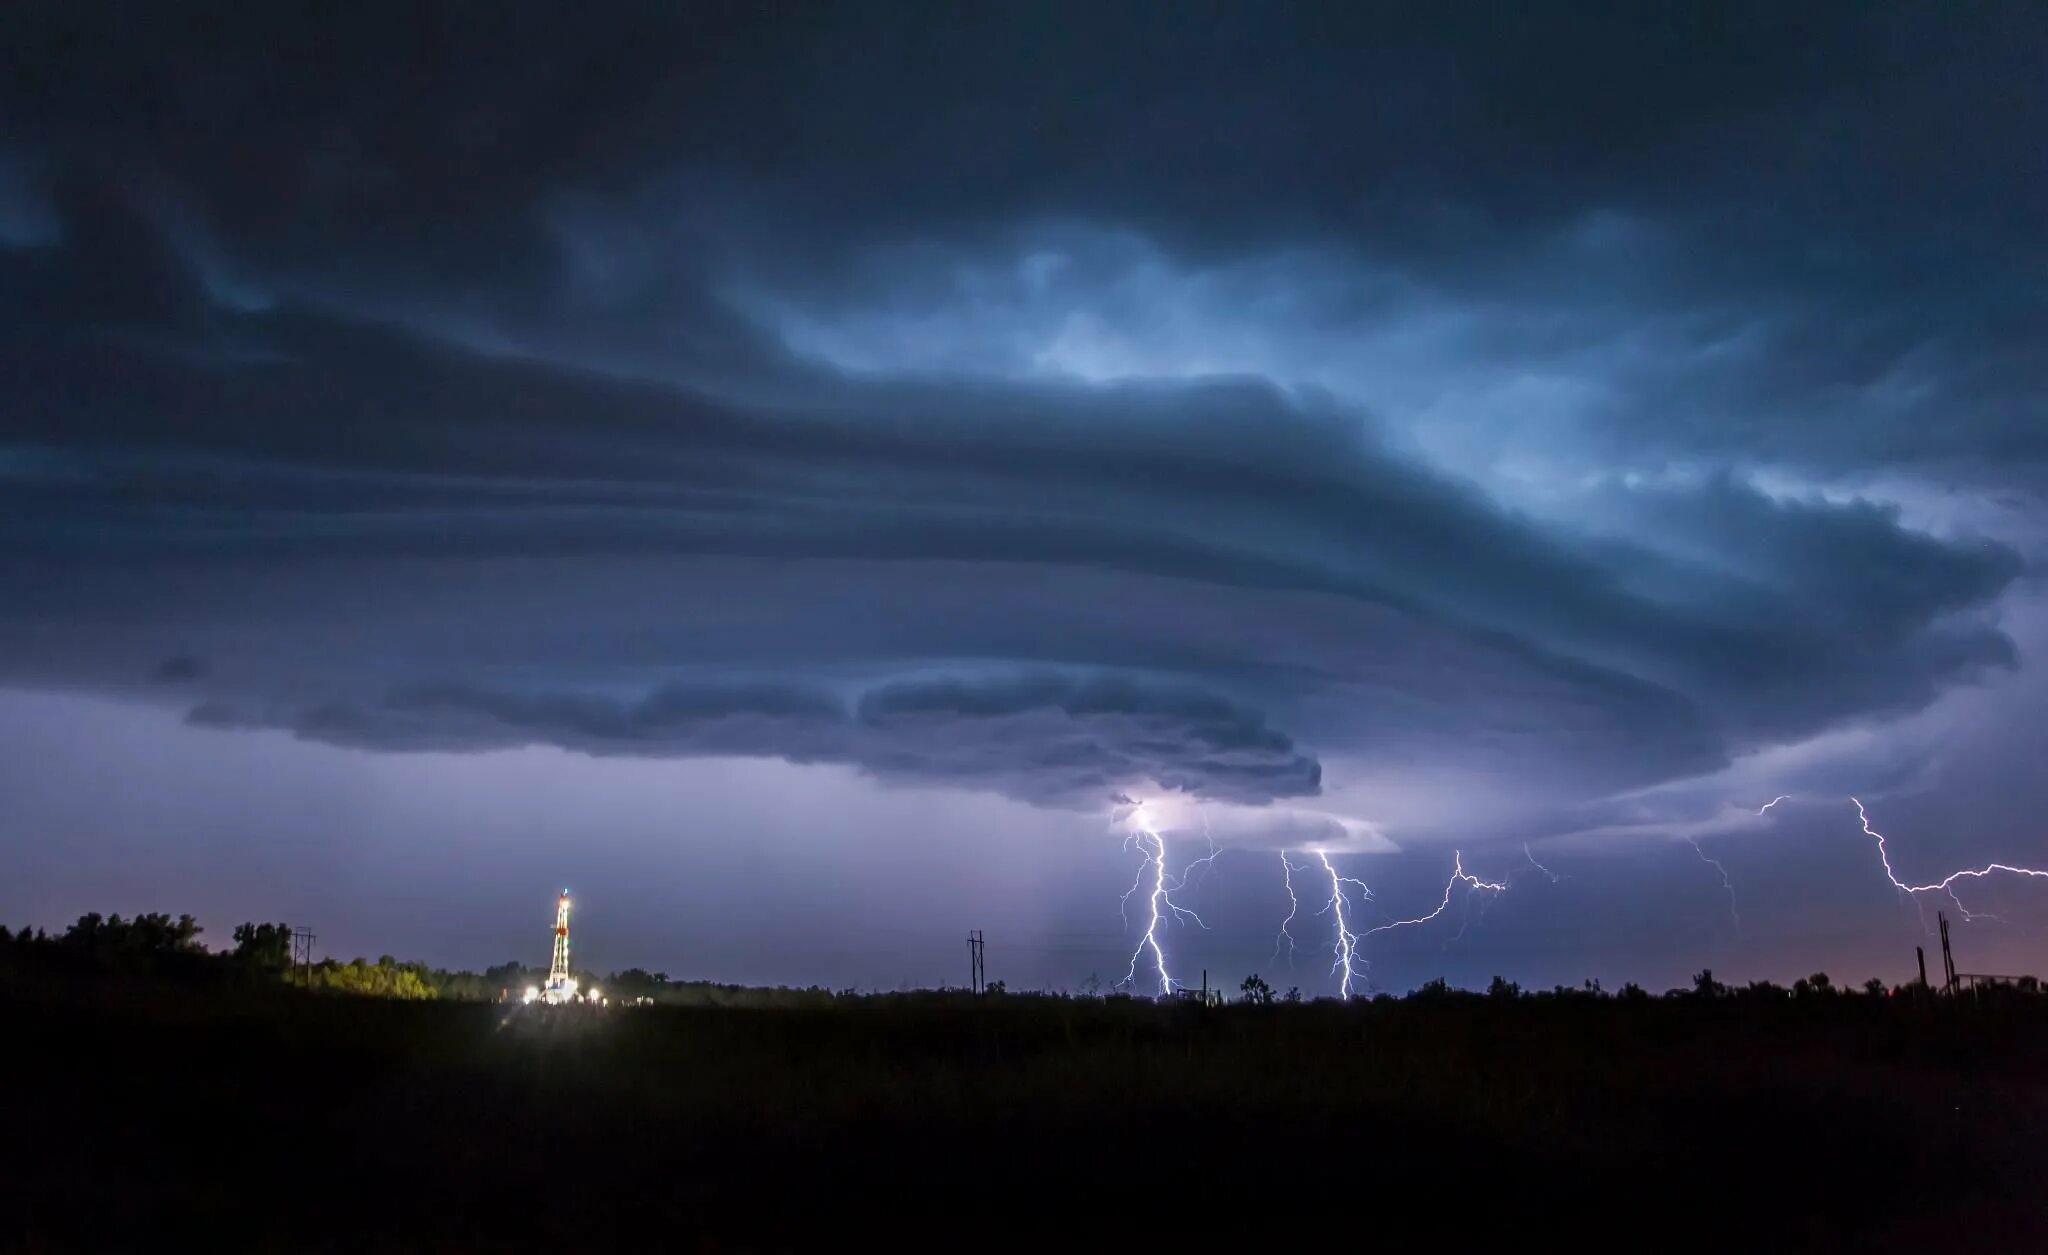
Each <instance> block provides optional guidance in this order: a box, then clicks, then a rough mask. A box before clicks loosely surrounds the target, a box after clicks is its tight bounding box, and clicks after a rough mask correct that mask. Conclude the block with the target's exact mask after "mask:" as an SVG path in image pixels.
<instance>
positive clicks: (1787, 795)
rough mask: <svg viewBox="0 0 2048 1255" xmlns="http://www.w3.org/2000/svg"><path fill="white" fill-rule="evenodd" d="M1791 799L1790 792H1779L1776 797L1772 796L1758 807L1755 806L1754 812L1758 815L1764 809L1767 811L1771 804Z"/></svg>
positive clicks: (1774, 804)
mask: <svg viewBox="0 0 2048 1255" xmlns="http://www.w3.org/2000/svg"><path fill="white" fill-rule="evenodd" d="M1791 800H1792V795H1791V794H1790V793H1780V794H1779V795H1778V796H1776V797H1774V798H1772V799H1771V800H1770V801H1768V802H1765V803H1764V804H1763V805H1762V806H1759V807H1757V808H1756V813H1757V814H1759V815H1761V814H1763V813H1764V812H1765V811H1767V810H1769V809H1771V808H1772V807H1773V806H1776V805H1777V804H1778V803H1780V802H1788V801H1791Z"/></svg>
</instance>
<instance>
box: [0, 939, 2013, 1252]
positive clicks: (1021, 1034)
mask: <svg viewBox="0 0 2048 1255" xmlns="http://www.w3.org/2000/svg"><path fill="white" fill-rule="evenodd" d="M10 953H11V958H10V959H9V960H8V961H5V962H0V1016H4V1021H5V1024H6V1025H7V1036H8V1037H9V1038H10V1039H11V1043H12V1045H13V1046H15V1047H16V1048H17V1049H16V1050H15V1051H13V1052H10V1053H11V1054H12V1057H13V1058H14V1059H15V1061H16V1063H15V1069H14V1075H13V1083H12V1084H11V1085H10V1094H9V1099H8V1105H9V1108H10V1116H11V1119H10V1120H9V1128H10V1131H11V1133H12V1136H10V1137H8V1138H6V1139H4V1140H0V1147H4V1149H0V1192H4V1195H5V1199H6V1206H5V1208H4V1209H0V1226H4V1228H0V1248H7V1249H26V1250H118V1249H142V1248H144V1247H147V1248H150V1249H156V1250H163V1249H172V1250H221V1249H266V1250H294V1251H295V1250H315V1249H318V1250H348V1251H357V1250H405V1249H523V1248H530V1247H535V1246H551V1247H553V1248H554V1249H557V1250H564V1249H566V1250H581V1249H601V1248H628V1249H657V1248H671V1247H681V1248H695V1249H707V1248H708V1249H761V1248H769V1249H775V1248H792V1247H798V1246H810V1245H812V1244H813V1243H814V1242H815V1241H818V1240H825V1241H830V1242H832V1243H833V1244H834V1245H839V1246H848V1247H851V1248H853V1249H887V1248H890V1247H909V1248H911V1249H925V1248H932V1247H941V1246H943V1247H946V1248H949V1249H950V1248H956V1247H963V1246H965V1247H973V1248H980V1249H1011V1248H1017V1247H1024V1246H1033V1247H1040V1246H1044V1245H1046V1244H1047V1243H1057V1244H1059V1246H1060V1247H1061V1248H1063V1249H1080V1250H1092V1249H1100V1248H1104V1247H1109V1246H1117V1247H1120V1248H1124V1249H1139V1248H1136V1247H1131V1246H1128V1245H1127V1244H1129V1243H1135V1242H1144V1243H1147V1244H1148V1245H1146V1246H1145V1247H1144V1248H1142V1249H1204V1248H1209V1247H1213V1246H1217V1245H1225V1244H1227V1245H1233V1246H1243V1245H1244V1244H1246V1243H1247V1242H1249V1243H1256V1244H1257V1246H1258V1248H1259V1249H1320V1248H1321V1247H1322V1246H1324V1245H1327V1244H1328V1243H1329V1242H1332V1241H1335V1242H1338V1243H1341V1244H1342V1246H1343V1248H1344V1249H1347V1250H1348V1249H1374V1248H1377V1247H1382V1246H1385V1245H1387V1244H1392V1243H1400V1244H1402V1245H1403V1246H1404V1247H1405V1246H1408V1245H1411V1244H1415V1243H1426V1244H1427V1248H1426V1249H1430V1250H1445V1251H1456V1250H1471V1249H1476V1248H1477V1247H1478V1246H1479V1244H1481V1243H1486V1242H1498V1241H1508V1242H1514V1243H1516V1246H1514V1247H1512V1248H1508V1249H1528V1250H1537V1249H1551V1245H1550V1241H1549V1239H1553V1238H1556V1237H1559V1236H1566V1237H1569V1238H1571V1239H1572V1241H1571V1243H1570V1245H1569V1246H1567V1247H1566V1248H1565V1249H1628V1250H1687V1249H1719V1250H1783V1249H1806V1250H1858V1251H1862V1250H1880V1249H1882V1250H1891V1249H1898V1250H1916V1251H1940V1250H1963V1249H1968V1250H2039V1249H2048V1211H2044V1199H2043V1197H2042V1195H2043V1191H2042V1189H2041V1182H2042V1181H2043V1179H2044V1176H2043V1170H2044V1168H2048V1154H2044V1150H2043V1144H2044V1139H2043V1137H2042V1134H2043V1132H2044V1130H2048V1000H2043V999H2041V998H2039V997H2038V996H2030V995H2027V994H2024V993H2020V992H2018V991H2005V992H1994V994H1992V995H1990V996H1987V997H1985V998H1983V999H1981V1000H1958V1001H1954V1002H1951V1001H1949V1000H1946V999H1941V998H1937V997H1933V996H1927V995H1920V996H1915V995H1914V994H1912V993H1911V992H1907V993H1903V994H1899V995H1892V994H1889V993H1885V992H1879V993H1874V994H1866V993H1838V992H1832V991H1831V990H1829V991H1816V990H1815V989H1814V988H1813V986H1812V984H1811V983H1810V982H1809V983H1808V985H1807V988H1806V990H1805V991H1804V993H1803V994H1802V995H1800V996H1791V995H1789V994H1788V993H1786V992H1785V991H1776V992H1773V993H1770V994H1757V993H1753V992H1747V991H1745V992H1743V993H1738V992H1736V991H1731V990H1728V989H1725V988H1724V987H1722V986H1720V985H1718V984H1716V983H1715V982H1713V981H1712V979H1711V978H1706V979H1704V980H1703V981H1702V982H1700V983H1699V984H1698V986H1697V987H1696V988H1695V989H1694V990H1693V991H1692V992H1691V993H1689V994H1686V995H1682V996H1677V997H1666V998H1650V997H1626V998H1621V997H1595V996H1591V995H1590V994H1589V993H1583V992H1566V993H1563V994H1552V995H1544V996H1540V997H1530V996H1521V995H1517V994H1516V993H1515V992H1513V991H1512V990H1509V989H1506V988H1499V989H1496V990H1495V991H1494V992H1493V993H1492V994H1491V995H1487V994H1459V993H1457V992H1455V991H1449V990H1444V989H1441V988H1438V989H1434V990H1431V991H1428V992H1425V993H1424V994H1422V995H1420V996H1415V997H1410V998H1407V999H1402V1000H1387V1001H1381V1002H1365V1001H1359V1002H1352V1003H1336V1002H1327V1001H1326V1002H1302V1003H1294V1004H1290V1003H1287V1002H1286V1001H1284V1000H1275V1001H1273V1002H1270V1003H1264V1004H1261V1003H1257V1002H1243V1003H1233V1004H1232V1005H1229V1006H1222V1007H1203V1006H1198V1005H1194V1004H1155V1003H1151V1002H1145V1001H1137V1000H1129V999H1096V998H1062V997H1041V996H1034V995H1016V994H997V995H992V996H986V997H983V998H979V999H976V998H973V997H970V996H967V995H961V994H950V993H935V994H924V995H916V994H899V995H880V996H871V997H858V998H855V997H835V998H831V999H830V1000H829V1001H828V1002H825V1003H821V1004H819V1005H789V1006H779V1007H778V1006H768V1007H712V1006H695V1007H693V1006H668V1005H656V1006H635V1007H621V1006H616V1005H615V1006H613V1007H610V1008H606V1009H598V1008H591V1007H564V1008H552V1009H551V1008H544V1007H532V1008H520V1007H514V1006H506V1005H497V1004H490V1003H465V1002H458V1001H452V1000H445V999H443V1000H425V1001H422V1000H403V999H392V998H375V997H347V996H341V995H336V994H333V993H322V992H318V991H315V992H310V993H309V992H306V991H303V990H298V989H293V988H290V987H288V986H285V985H282V984H280V983H274V982H272V983H266V982H247V981H237V980H226V979H221V978H220V977H219V971H218V968H205V967H201V968H195V969H194V970H195V971H202V972H206V973H209V975H206V976H200V977H195V976H194V975H193V974H192V972H189V971H188V972H183V973H179V972H170V971H166V970H156V971H153V972H151V973H148V974H138V973H136V972H134V971H132V970H129V971H123V970H114V969H107V968H104V967H102V968H98V969H94V970H91V971H87V972H84V973H82V974H81V972H79V971H77V970H73V969H67V968H64V967H63V965H62V964H58V965H57V966H55V967H53V966H52V965H51V964H49V963H45V962H40V961H28V962H24V961H22V959H23V957H24V955H23V952H22V951H21V950H20V949H19V948H16V949H14V950H13V951H11V952H10ZM1167 1242H1170V1243H1173V1245H1171V1246H1162V1245H1154V1244H1155V1243H1167ZM883 1244H887V1245H886V1246H883Z"/></svg>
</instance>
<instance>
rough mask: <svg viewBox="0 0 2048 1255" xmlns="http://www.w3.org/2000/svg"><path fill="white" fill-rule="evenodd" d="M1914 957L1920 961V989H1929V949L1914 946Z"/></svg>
mask: <svg viewBox="0 0 2048 1255" xmlns="http://www.w3.org/2000/svg"><path fill="white" fill-rule="evenodd" d="M1913 957H1914V958H1916V959H1918V960H1920V988H1921V989H1923V990H1924V989H1926V988H1927V947H1926V946H1914V947H1913Z"/></svg>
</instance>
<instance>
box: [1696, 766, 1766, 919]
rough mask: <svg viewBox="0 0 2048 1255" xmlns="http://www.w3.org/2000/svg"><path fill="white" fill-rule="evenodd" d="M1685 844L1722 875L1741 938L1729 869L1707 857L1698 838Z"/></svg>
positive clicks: (1730, 916) (1723, 886)
mask: <svg viewBox="0 0 2048 1255" xmlns="http://www.w3.org/2000/svg"><path fill="white" fill-rule="evenodd" d="M1783 800H1784V799H1783V798H1780V799H1779V801H1783ZM1772 805H1776V803H1773V804H1772ZM1764 809H1765V810H1769V809H1770V807H1768V806H1767V807H1765V808H1764ZM1757 813H1758V814H1762V813H1763V812H1762V811H1759V812H1757ZM1685 843H1686V844H1687V845H1690V846H1691V847H1692V852H1693V853H1694V854H1697V855H1699V856H1700V862H1702V863H1705V864H1706V865H1707V866H1709V867H1711V868H1713V869H1714V870H1715V871H1717V872H1720V873H1721V887H1722V888H1723V889H1726V890H1727V891H1728V918H1729V920H1730V921H1731V922H1733V923H1734V925H1735V934H1736V935H1737V936H1738V937H1739V936H1741V935H1742V916H1741V915H1739V914H1737V913H1736V910H1735V882H1734V881H1732V880H1730V879H1728V869H1727V868H1725V867H1723V866H1721V860H1720V859H1717V858H1709V857H1707V852H1706V851H1705V850H1703V849H1701V848H1700V839H1699V838H1698V837H1687V838H1686V839H1685Z"/></svg>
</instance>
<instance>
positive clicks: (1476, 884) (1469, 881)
mask: <svg viewBox="0 0 2048 1255" xmlns="http://www.w3.org/2000/svg"><path fill="white" fill-rule="evenodd" d="M1461 881H1462V882H1464V884H1466V885H1467V886H1469V887H1470V888H1472V889H1475V890H1476V889H1485V890H1487V891H1489V892H1491V893H1500V892H1503V891H1504V890H1506V889H1507V884H1506V882H1505V881H1492V880H1481V879H1479V877H1477V876H1474V875H1473V874H1472V873H1470V872H1468V871H1466V870H1465V856H1464V855H1463V854H1462V853H1460V852H1459V851H1457V850H1452V851H1451V878H1450V879H1449V880H1448V881H1446V882H1445V883H1444V900H1443V901H1441V902H1439V903H1437V904H1436V909H1435V910H1434V911H1431V912H1430V913H1429V914H1427V915H1418V916H1416V917H1415V918H1414V919H1397V920H1391V921H1389V922H1387V923H1385V924H1381V925H1379V926H1377V927H1375V928H1368V929H1366V930H1365V932H1364V934H1363V935H1364V936H1367V937H1370V936H1372V935H1373V934H1374V933H1384V932H1392V931H1393V930H1394V929H1396V928H1412V927H1414V926H1415V925H1417V924H1427V923H1428V922H1429V921H1431V920H1433V919H1435V918H1436V917H1437V916H1439V915H1442V914H1443V913H1444V912H1445V911H1446V910H1448V909H1449V908H1450V905H1451V894H1452V892H1453V891H1454V890H1456V889H1457V887H1458V884H1459V882H1461Z"/></svg>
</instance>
